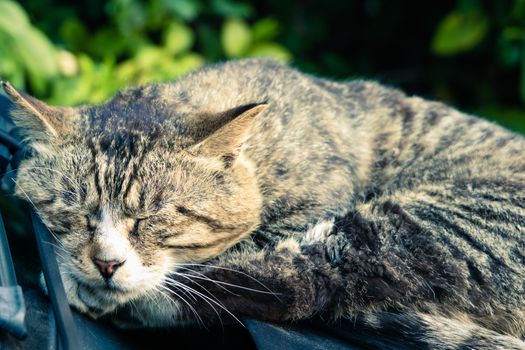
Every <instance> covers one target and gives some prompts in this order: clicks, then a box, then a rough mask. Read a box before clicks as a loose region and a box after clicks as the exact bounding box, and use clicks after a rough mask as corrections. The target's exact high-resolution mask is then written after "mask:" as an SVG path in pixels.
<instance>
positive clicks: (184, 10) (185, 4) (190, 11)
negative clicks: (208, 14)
mask: <svg viewBox="0 0 525 350" xmlns="http://www.w3.org/2000/svg"><path fill="white" fill-rule="evenodd" d="M163 4H164V6H165V7H166V8H168V9H170V10H172V11H173V12H174V13H175V14H176V15H178V16H179V17H180V18H182V19H183V20H186V21H191V20H193V19H194V18H195V17H197V16H198V15H199V13H200V12H201V7H202V6H201V4H200V2H199V1H198V0H163Z"/></svg>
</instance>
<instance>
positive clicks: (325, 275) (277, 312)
mask: <svg viewBox="0 0 525 350" xmlns="http://www.w3.org/2000/svg"><path fill="white" fill-rule="evenodd" d="M172 280H173V281H174V282H173V283H172V284H171V286H170V288H172V289H173V291H174V292H177V293H178V294H179V295H181V293H182V292H183V291H185V292H186V293H188V294H189V295H192V296H193V298H194V299H192V298H186V300H187V301H188V302H189V303H190V304H191V306H192V309H194V310H191V309H190V308H189V307H188V305H182V307H183V308H184V309H185V310H186V312H185V314H186V316H187V317H189V318H195V313H197V314H199V315H200V317H201V318H203V319H206V320H210V321H214V322H217V321H218V319H219V318H220V319H222V321H228V320H229V321H232V320H233V321H235V319H236V318H237V319H242V318H243V317H249V318H256V319H259V320H267V321H284V320H297V319H304V318H307V317H310V316H312V315H313V314H315V313H317V312H320V311H322V310H323V309H325V308H326V306H327V304H328V303H330V302H331V300H332V299H333V293H336V292H337V290H338V289H339V287H340V285H341V283H342V282H341V276H340V275H339V274H338V272H337V269H334V268H333V266H332V265H331V264H330V261H329V259H327V254H326V253H325V252H324V251H323V250H321V249H317V250H313V249H310V250H309V251H308V252H305V251H303V249H302V247H301V244H300V242H299V239H296V238H288V239H286V240H284V241H282V242H280V243H279V244H277V246H275V247H273V248H272V249H263V250H258V251H255V250H247V251H246V250H239V251H236V252H233V253H231V254H227V255H224V256H222V257H221V258H219V259H218V260H216V261H215V262H213V263H211V262H210V263H207V264H206V265H198V264H196V265H191V264H188V265H183V266H181V267H180V268H179V269H177V271H175V272H174V273H173V275H172Z"/></svg>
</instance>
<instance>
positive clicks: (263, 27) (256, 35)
mask: <svg viewBox="0 0 525 350" xmlns="http://www.w3.org/2000/svg"><path fill="white" fill-rule="evenodd" d="M279 30H280V26H279V22H278V21H277V20H276V19H275V18H263V19H261V20H259V21H257V22H255V24H254V25H253V28H252V34H253V41H269V40H273V39H275V37H276V36H277V35H278V34H279Z"/></svg>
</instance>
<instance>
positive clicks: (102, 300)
mask: <svg viewBox="0 0 525 350" xmlns="http://www.w3.org/2000/svg"><path fill="white" fill-rule="evenodd" d="M63 283H64V288H65V291H66V296H67V298H68V302H69V304H70V305H71V306H73V307H74V308H75V309H77V310H78V311H80V312H82V313H84V314H87V315H89V316H90V317H92V318H95V319H96V318H99V317H101V316H104V315H106V314H109V313H111V312H113V311H114V310H115V309H116V308H117V307H119V306H120V305H123V304H125V303H127V302H128V301H129V300H131V299H133V298H135V297H137V293H133V292H132V291H127V290H122V289H119V288H117V287H114V286H113V287H112V286H111V285H109V286H93V285H88V284H86V283H83V282H81V281H80V280H79V279H78V278H77V277H76V276H74V275H68V276H64V275H63Z"/></svg>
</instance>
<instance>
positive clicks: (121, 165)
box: [12, 91, 262, 314]
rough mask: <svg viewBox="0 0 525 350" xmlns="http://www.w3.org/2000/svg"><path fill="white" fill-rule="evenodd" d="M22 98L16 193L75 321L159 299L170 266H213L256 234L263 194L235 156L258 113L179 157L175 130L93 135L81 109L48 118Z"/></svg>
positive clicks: (114, 115) (256, 110) (248, 169)
mask: <svg viewBox="0 0 525 350" xmlns="http://www.w3.org/2000/svg"><path fill="white" fill-rule="evenodd" d="M14 93H16V91H12V94H14ZM20 98H22V99H23V100H18V101H17V100H16V99H15V102H17V104H18V105H19V109H18V110H17V111H16V112H15V113H14V117H15V120H16V121H18V123H19V124H21V125H23V126H25V127H26V128H27V129H28V130H29V131H28V134H27V135H28V139H29V145H31V146H32V147H33V148H34V150H35V152H34V156H32V157H30V158H29V159H27V160H25V161H24V162H22V164H21V166H20V168H19V173H18V175H17V179H16V181H17V186H16V194H17V195H18V196H20V197H21V198H24V199H26V200H28V201H30V202H31V203H32V204H33V205H34V206H35V208H36V209H37V211H38V213H39V215H40V216H41V218H42V220H43V222H44V223H45V224H46V226H47V227H48V228H49V229H50V230H51V231H52V232H53V233H54V234H55V235H56V237H57V245H58V248H57V254H58V256H59V259H58V260H59V265H60V269H61V273H62V276H63V279H64V283H65V286H66V289H67V293H68V297H69V298H70V300H71V299H75V298H76V299H78V300H76V301H74V300H73V303H74V304H75V305H76V306H77V307H78V308H80V309H81V310H82V311H87V312H92V313H93V314H96V313H97V309H102V310H103V309H104V308H105V307H104V305H105V304H108V303H109V304H118V303H121V302H125V301H127V300H130V299H133V298H135V297H138V296H142V295H144V294H147V293H148V292H149V291H151V290H155V289H158V288H162V285H163V283H164V280H165V278H166V276H168V275H169V274H170V272H173V271H174V270H175V269H176V268H177V266H181V265H182V264H185V263H200V262H203V261H206V260H209V259H212V258H214V257H216V256H218V255H220V254H221V253H222V252H224V251H225V250H226V249H228V248H229V247H231V246H232V245H234V244H235V243H237V242H239V241H240V240H242V239H243V238H245V237H246V236H247V235H248V234H249V233H250V232H252V231H253V230H254V229H255V228H256V226H257V225H258V223H259V218H260V210H261V195H260V193H259V190H258V187H257V183H256V180H255V176H254V173H253V172H254V170H253V167H252V166H251V164H250V163H249V162H248V161H247V160H246V159H244V157H243V155H242V152H240V151H239V148H240V147H241V145H242V141H243V140H244V139H245V138H246V132H247V131H248V130H249V127H250V123H251V120H252V119H253V118H254V116H255V115H256V114H258V113H259V112H260V111H261V110H262V107H253V108H251V107H249V108H248V109H247V110H243V111H242V113H240V115H239V116H238V117H236V118H234V119H233V120H232V121H229V122H227V123H226V124H225V125H223V126H221V127H219V128H218V129H217V128H215V130H213V131H212V132H211V133H210V134H209V135H208V136H207V137H204V138H202V139H201V140H199V141H196V142H194V144H191V142H190V143H189V145H188V142H185V143H186V145H184V147H181V143H182V142H181V140H182V138H181V137H180V135H172V134H173V133H176V130H171V131H169V132H162V131H160V132H159V129H158V128H157V129H155V130H156V131H155V132H153V128H151V129H150V128H143V130H140V129H136V128H135V129H133V128H111V127H109V128H108V127H106V128H105V129H103V128H96V127H95V126H93V125H95V124H96V123H93V120H91V121H89V118H91V119H93V113H91V115H89V111H90V110H89V109H86V108H84V109H82V110H69V109H62V110H59V109H57V110H55V111H54V112H53V113H55V114H54V117H53V116H50V115H49V113H51V112H50V110H51V107H47V106H45V107H44V106H41V105H40V104H39V102H37V101H35V100H32V99H30V98H28V97H27V96H20ZM25 104H31V106H33V107H34V109H37V110H38V111H40V112H38V113H39V115H36V116H35V115H34V112H33V111H31V113H28V111H27V110H28V109H27V106H26V105H25ZM46 108H47V110H46ZM245 109H246V108H245ZM30 114H31V115H30ZM95 114H97V117H96V118H98V119H100V118H108V120H109V121H112V122H116V120H117V119H118V120H120V121H122V120H123V119H125V118H126V115H125V114H124V113H122V114H120V115H119V112H118V111H116V112H115V111H113V112H112V115H111V116H107V117H106V116H104V115H102V116H101V115H100V113H95ZM28 118H34V119H35V118H36V120H37V121H38V120H43V121H44V123H42V125H32V124H31V123H33V124H34V123H35V120H31V119H28ZM230 119H231V118H230ZM28 120H30V121H29V122H28ZM68 123H69V124H68ZM80 126H81V127H80ZM41 127H43V128H52V129H51V130H47V129H42V130H39V129H38V128H41ZM203 127H204V126H203ZM35 128H36V129H35ZM80 129H84V130H80ZM108 130H109V131H108ZM54 133H55V134H58V135H60V136H59V137H56V136H54V135H53V134H54ZM186 141H187V139H186Z"/></svg>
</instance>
